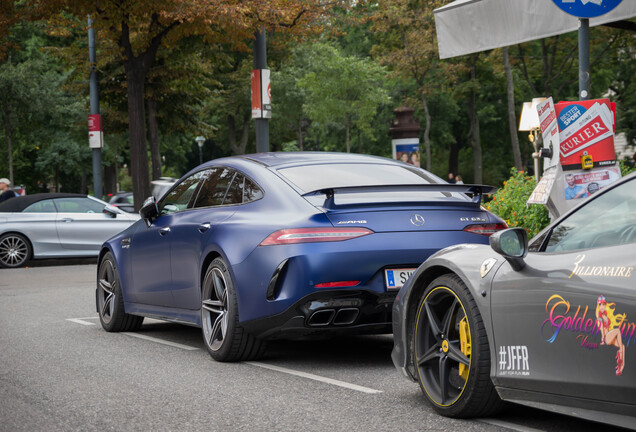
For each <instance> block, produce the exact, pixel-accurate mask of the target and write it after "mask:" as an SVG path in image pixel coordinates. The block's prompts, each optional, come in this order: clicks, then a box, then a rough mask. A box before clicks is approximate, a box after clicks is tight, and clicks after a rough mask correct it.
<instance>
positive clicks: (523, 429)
mask: <svg viewBox="0 0 636 432" xmlns="http://www.w3.org/2000/svg"><path fill="white" fill-rule="evenodd" d="M477 421H478V422H481V423H486V424H489V425H492V426H499V427H502V428H506V429H511V430H514V431H517V432H544V431H543V430H541V429H535V428H531V427H528V426H523V425H519V424H515V423H509V422H507V421H503V420H497V419H490V418H485V419H478V420H477Z"/></svg>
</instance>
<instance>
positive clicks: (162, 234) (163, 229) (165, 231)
mask: <svg viewBox="0 0 636 432" xmlns="http://www.w3.org/2000/svg"><path fill="white" fill-rule="evenodd" d="M169 232H170V227H163V228H161V229H159V235H161V236H165V235H166V234H168V233H169Z"/></svg>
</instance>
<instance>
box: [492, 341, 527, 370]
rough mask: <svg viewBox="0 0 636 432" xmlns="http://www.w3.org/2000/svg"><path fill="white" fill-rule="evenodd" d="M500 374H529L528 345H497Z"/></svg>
mask: <svg viewBox="0 0 636 432" xmlns="http://www.w3.org/2000/svg"><path fill="white" fill-rule="evenodd" d="M499 374H500V375H523V376H527V375H530V363H529V361H528V347H527V346H525V345H521V346H520V345H508V346H503V345H502V346H500V347H499Z"/></svg>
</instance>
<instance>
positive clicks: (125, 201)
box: [108, 192, 135, 213]
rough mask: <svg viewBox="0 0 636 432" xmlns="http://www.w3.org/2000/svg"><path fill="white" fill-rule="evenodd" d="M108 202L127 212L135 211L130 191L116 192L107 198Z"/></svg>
mask: <svg viewBox="0 0 636 432" xmlns="http://www.w3.org/2000/svg"><path fill="white" fill-rule="evenodd" d="M108 204H110V205H112V206H115V207H117V208H118V209H120V210H123V211H125V212H127V213H135V201H134V200H133V194H132V192H117V193H116V194H113V195H112V196H111V197H110V198H109V200H108Z"/></svg>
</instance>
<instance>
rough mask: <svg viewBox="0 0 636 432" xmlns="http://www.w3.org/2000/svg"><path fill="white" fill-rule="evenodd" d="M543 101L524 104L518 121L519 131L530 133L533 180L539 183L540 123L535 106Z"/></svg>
mask: <svg viewBox="0 0 636 432" xmlns="http://www.w3.org/2000/svg"><path fill="white" fill-rule="evenodd" d="M544 100H545V98H544V97H539V98H533V99H532V102H524V103H523V108H522V109H521V119H519V130H520V131H527V132H530V134H529V135H528V139H529V140H530V142H531V143H532V146H533V147H534V153H532V158H533V159H534V178H535V179H536V180H537V181H539V177H540V176H539V142H540V138H541V135H539V133H538V132H539V129H540V128H541V122H540V121H539V113H538V112H537V105H539V104H540V103H541V102H543V101H544Z"/></svg>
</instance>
